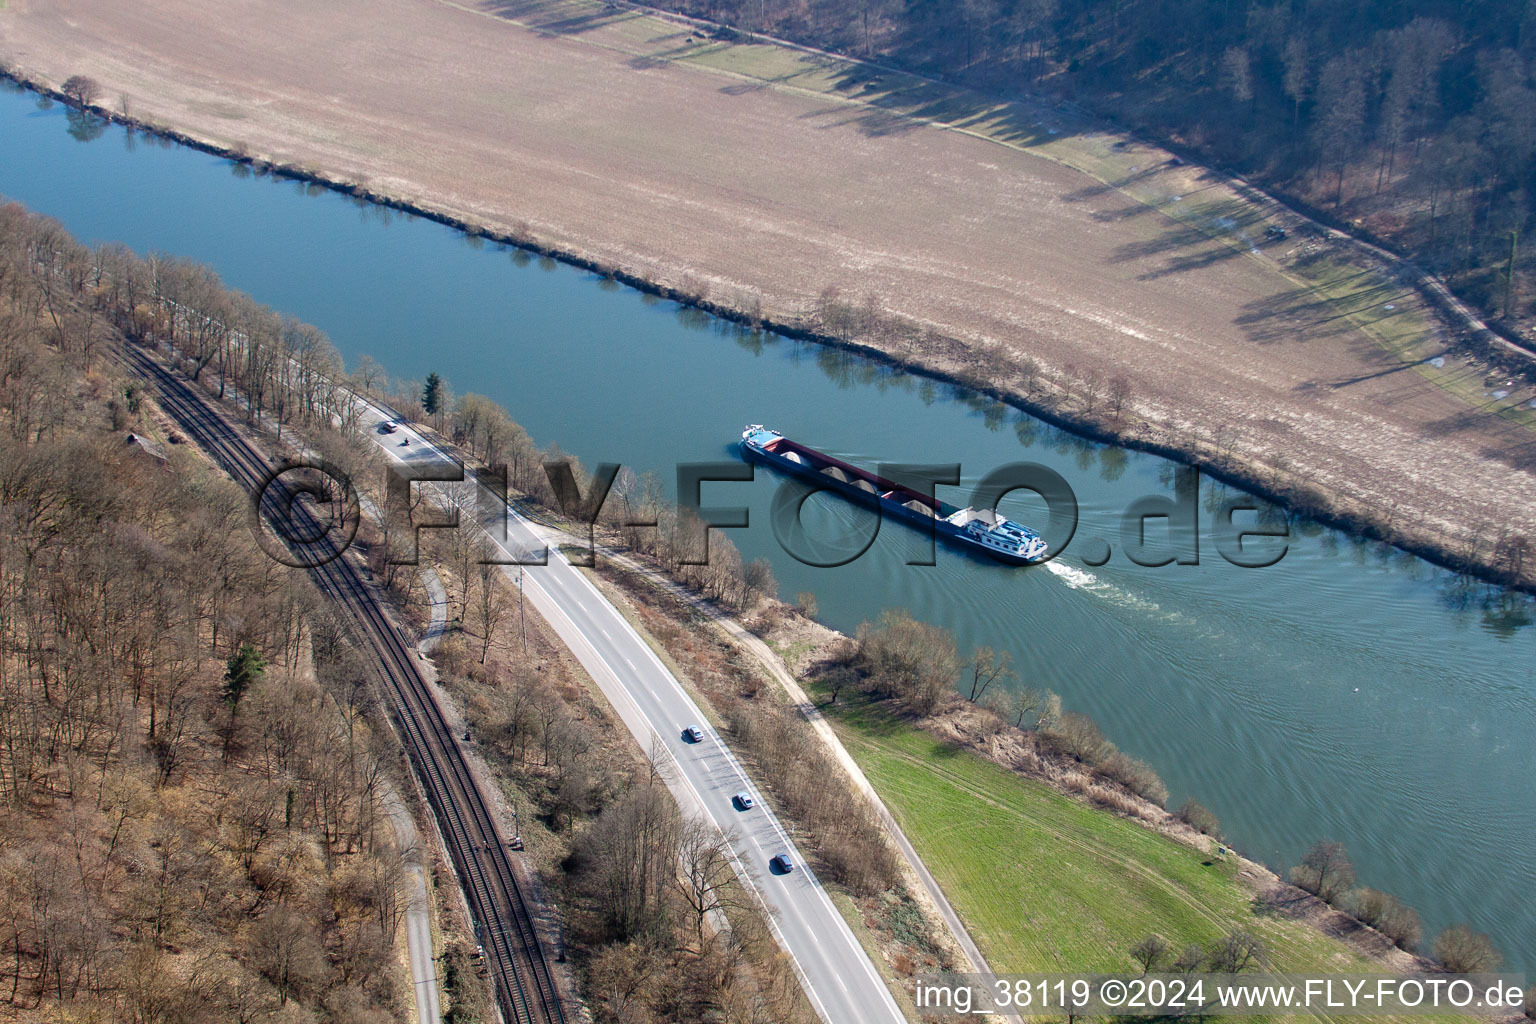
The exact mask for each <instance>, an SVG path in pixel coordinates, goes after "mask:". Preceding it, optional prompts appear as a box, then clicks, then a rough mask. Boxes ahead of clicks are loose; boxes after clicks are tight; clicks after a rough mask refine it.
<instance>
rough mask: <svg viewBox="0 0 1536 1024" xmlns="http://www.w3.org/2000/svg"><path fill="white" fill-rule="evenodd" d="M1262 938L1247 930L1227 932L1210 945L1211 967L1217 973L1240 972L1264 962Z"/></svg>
mask: <svg viewBox="0 0 1536 1024" xmlns="http://www.w3.org/2000/svg"><path fill="white" fill-rule="evenodd" d="M1264 958H1265V948H1264V940H1263V939H1261V938H1259V937H1258V936H1257V935H1255V934H1253V933H1252V932H1249V931H1242V930H1238V931H1234V932H1228V933H1227V934H1226V935H1224V936H1222V937H1221V938H1220V939H1218V940H1217V941H1216V944H1215V945H1214V946H1212V947H1211V954H1210V964H1211V969H1212V970H1213V971H1216V972H1217V973H1219V974H1241V973H1243V972H1244V971H1246V970H1247V969H1248V968H1250V967H1254V966H1257V965H1259V964H1262V963H1263V962H1264Z"/></svg>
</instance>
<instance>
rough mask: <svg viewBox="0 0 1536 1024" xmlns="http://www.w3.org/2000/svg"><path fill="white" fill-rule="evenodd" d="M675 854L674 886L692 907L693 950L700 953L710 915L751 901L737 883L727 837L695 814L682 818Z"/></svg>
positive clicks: (684, 900) (690, 908)
mask: <svg viewBox="0 0 1536 1024" xmlns="http://www.w3.org/2000/svg"><path fill="white" fill-rule="evenodd" d="M677 855H678V861H679V868H678V875H677V889H678V892H679V893H681V895H682V897H683V902H684V903H686V904H687V905H688V909H689V910H690V911H692V917H693V926H694V927H693V930H694V939H695V941H696V942H697V947H696V950H697V952H698V953H699V954H700V955H703V953H704V949H705V925H706V923H707V921H708V919H709V917H710V915H712V914H716V913H720V912H723V911H724V910H726V909H727V908H746V907H748V906H749V905H750V904H749V902H748V900H747V897H746V895H745V893H743V892H742V891H741V888H740V886H738V885H737V884H736V872H735V870H734V868H732V866H731V853H730V843H729V840H728V839H727V838H726V836H724V835H723V834H722V833H721V832H720V830H719V829H717V828H715V827H714V826H713V825H712V824H710V823H708V822H706V821H703V820H701V819H698V818H691V819H689V820H688V821H686V822H684V823H683V830H682V836H681V838H680V839H679V841H678V850H677Z"/></svg>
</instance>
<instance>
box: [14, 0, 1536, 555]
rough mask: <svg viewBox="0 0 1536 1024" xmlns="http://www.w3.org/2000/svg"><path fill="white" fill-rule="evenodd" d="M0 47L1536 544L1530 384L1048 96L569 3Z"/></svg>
mask: <svg viewBox="0 0 1536 1024" xmlns="http://www.w3.org/2000/svg"><path fill="white" fill-rule="evenodd" d="M508 19H517V21H518V22H521V24H519V23H516V22H513V21H509V20H508ZM528 25H534V26H537V30H536V31H535V30H532V29H530V28H529V27H526V26H528ZM0 60H4V61H6V62H7V63H9V64H12V65H14V66H15V67H16V68H17V69H18V70H20V71H21V72H23V73H25V74H29V75H33V76H36V77H39V78H41V79H44V80H46V81H49V82H52V83H54V84H58V83H59V82H61V81H62V80H63V79H64V78H65V77H67V76H68V75H71V74H75V73H83V74H87V75H90V76H92V77H93V78H95V79H97V80H98V81H100V82H101V83H102V86H103V94H102V98H101V101H100V102H101V103H102V105H103V106H105V107H107V108H112V109H118V108H119V107H120V106H121V105H122V103H123V102H124V101H126V104H127V107H128V110H129V112H130V113H131V114H132V115H133V116H135V117H137V118H142V119H147V120H151V121H155V122H158V123H162V124H165V125H169V126H173V127H175V128H176V129H178V130H181V131H184V132H186V133H188V134H190V135H192V136H194V137H197V138H201V139H205V140H207V141H209V142H210V143H212V144H216V145H221V146H225V147H230V148H238V149H243V150H244V151H247V152H249V153H251V154H253V155H259V156H261V157H263V158H266V159H269V160H274V161H278V162H283V163H287V164H292V165H300V166H303V167H306V168H308V169H310V170H312V171H314V172H315V173H318V174H322V175H324V176H326V177H328V178H332V179H335V180H341V181H348V182H355V183H362V184H364V185H365V186H366V187H367V188H368V189H370V190H372V191H374V192H377V193H381V194H385V195H388V196H392V197H395V198H397V199H399V200H402V201H409V202H412V203H415V204H417V205H419V206H421V207H423V208H428V209H432V210H435V211H440V212H441V213H443V214H445V215H447V216H450V217H454V218H458V219H460V220H463V221H465V222H468V223H474V224H481V225H485V226H486V227H487V228H489V229H491V230H494V231H497V232H501V233H508V234H519V235H524V236H531V237H532V238H534V239H535V240H536V241H537V242H539V243H540V244H542V245H546V246H550V247H553V248H557V249H560V250H562V251H566V252H569V253H572V254H575V255H578V256H580V257H582V258H585V259H589V260H592V261H595V262H597V263H600V264H602V265H605V266H609V267H613V268H617V269H620V270H622V271H624V272H625V273H628V274H632V275H635V276H637V277H642V278H646V279H649V280H653V281H656V282H659V283H661V284H663V285H666V286H671V287H676V288H679V289H682V290H685V291H688V292H690V293H693V294H703V295H705V296H707V298H708V300H709V301H711V302H717V303H722V304H726V305H732V306H738V307H752V306H754V305H755V304H758V303H760V304H761V308H762V310H763V312H764V313H765V314H766V315H768V316H771V317H776V318H779V319H782V320H785V321H789V320H793V319H795V318H797V317H801V316H803V315H804V314H805V313H806V312H807V310H809V309H810V308H811V306H812V305H813V303H814V301H815V298H816V296H817V295H818V294H819V293H821V292H822V290H823V289H824V288H826V287H827V286H828V285H836V286H838V287H840V288H841V289H842V292H843V294H844V295H845V296H848V297H850V298H853V299H855V301H856V303H857V302H862V301H863V297H864V296H865V295H872V296H874V297H875V300H876V304H877V306H878V307H879V308H880V309H882V310H884V311H886V312H888V313H891V314H895V315H899V316H900V317H902V318H905V320H906V321H908V322H911V323H914V324H918V325H922V326H925V327H929V328H932V329H933V330H934V331H936V332H938V333H939V334H942V335H945V336H952V337H955V338H960V339H964V340H965V341H966V342H967V343H968V344H969V345H970V346H971V350H979V351H989V352H995V353H998V354H999V355H1000V356H1001V359H1000V360H996V361H994V364H993V365H991V366H990V367H989V369H988V371H987V372H988V374H989V375H990V376H991V377H992V379H994V380H998V381H1001V382H1003V383H1004V384H1005V386H1008V387H1012V386H1018V387H1019V389H1020V390H1022V388H1023V385H1022V378H1020V377H1018V376H1017V375H1016V374H1014V373H1013V372H1012V371H1011V370H1010V369H1009V367H1010V365H1016V363H1015V364H1010V360H1016V358H1017V357H1019V356H1021V355H1029V356H1031V357H1032V358H1033V359H1035V360H1036V361H1038V363H1039V364H1040V366H1041V367H1042V369H1043V376H1044V377H1045V378H1047V379H1048V380H1050V381H1051V382H1053V385H1065V386H1067V387H1069V388H1072V389H1075V391H1076V397H1073V398H1070V399H1067V400H1065V404H1064V405H1063V406H1062V409H1063V412H1064V413H1065V414H1066V415H1069V416H1070V415H1074V414H1077V413H1080V412H1083V411H1084V410H1083V408H1082V407H1083V406H1084V405H1085V404H1086V402H1085V400H1084V398H1083V396H1082V392H1083V391H1084V390H1085V388H1084V384H1083V382H1084V381H1086V380H1088V379H1090V378H1093V379H1096V380H1097V381H1098V382H1100V385H1101V386H1102V384H1103V382H1105V381H1107V380H1109V379H1111V378H1114V377H1117V376H1123V377H1125V378H1126V379H1127V380H1128V381H1129V382H1130V384H1131V389H1132V390H1131V398H1130V403H1129V406H1130V408H1129V413H1130V414H1129V415H1127V416H1126V422H1127V424H1128V425H1129V424H1135V425H1136V426H1135V427H1134V429H1133V434H1134V440H1136V441H1137V442H1138V443H1142V444H1145V445H1149V446H1154V447H1157V446H1164V447H1167V448H1170V449H1179V450H1188V451H1195V452H1197V453H1200V454H1201V455H1202V456H1203V457H1205V458H1208V459H1211V460H1213V461H1227V462H1229V463H1241V465H1242V466H1243V467H1245V470H1246V472H1247V473H1248V474H1249V477H1250V479H1252V480H1253V481H1255V482H1258V483H1260V484H1264V485H1266V486H1272V487H1275V488H1279V489H1284V488H1285V487H1287V486H1288V485H1290V484H1292V483H1294V482H1295V481H1296V480H1297V479H1305V480H1307V481H1309V482H1310V483H1311V484H1312V485H1313V486H1314V487H1315V488H1316V490H1317V491H1318V492H1319V497H1320V498H1321V499H1322V500H1323V503H1324V504H1326V505H1328V506H1331V507H1332V508H1333V509H1335V510H1336V511H1337V512H1338V513H1340V514H1342V515H1347V516H1351V517H1354V518H1357V519H1363V520H1373V521H1375V522H1377V523H1379V524H1383V525H1386V526H1390V528H1391V529H1392V530H1394V531H1396V533H1397V534H1398V535H1399V539H1401V540H1403V541H1404V542H1405V543H1416V544H1418V545H1420V546H1437V547H1443V548H1445V549H1447V550H1449V551H1452V552H1456V551H1466V550H1470V549H1471V548H1472V547H1473V540H1472V538H1473V537H1474V535H1475V536H1477V537H1480V538H1481V545H1482V548H1483V549H1484V550H1483V554H1484V557H1486V555H1487V549H1491V547H1492V544H1493V541H1494V539H1495V538H1496V537H1497V536H1498V535H1499V533H1500V532H1501V531H1508V532H1513V533H1525V534H1528V535H1531V536H1533V537H1536V475H1533V469H1536V432H1533V431H1532V429H1531V427H1530V425H1529V424H1530V422H1532V419H1533V416H1536V414H1533V413H1531V412H1530V411H1529V410H1527V409H1526V408H1525V403H1526V402H1527V401H1529V400H1530V399H1531V397H1532V395H1531V393H1530V389H1529V388H1528V387H1526V388H1523V389H1522V388H1519V387H1517V388H1514V389H1512V390H1511V392H1510V393H1509V394H1506V395H1504V396H1503V397H1495V396H1496V395H1497V393H1498V391H1499V390H1504V389H1503V388H1502V387H1498V388H1495V387H1494V386H1493V385H1490V384H1489V383H1488V381H1487V380H1486V377H1485V373H1484V371H1483V369H1482V368H1480V367H1478V366H1476V365H1472V364H1466V363H1463V362H1459V361H1458V360H1457V359H1456V358H1455V357H1454V356H1452V357H1451V359H1450V360H1449V361H1448V362H1447V363H1446V364H1445V365H1443V366H1436V365H1434V364H1433V363H1431V362H1429V361H1428V360H1430V359H1432V358H1434V357H1436V356H1438V355H1440V354H1442V353H1443V352H1444V349H1445V343H1446V339H1444V338H1441V337H1440V336H1438V335H1437V334H1436V332H1435V331H1433V330H1430V329H1428V328H1427V327H1426V326H1425V325H1426V324H1427V323H1428V321H1427V320H1426V319H1425V317H1424V316H1423V309H1422V303H1421V301H1420V300H1419V299H1418V298H1416V296H1415V295H1414V293H1413V292H1412V291H1411V290H1406V289H1404V288H1402V287H1401V286H1394V285H1393V284H1392V282H1391V281H1389V280H1382V279H1380V278H1379V277H1378V276H1373V273H1372V272H1370V271H1362V272H1360V273H1358V274H1357V273H1356V272H1354V271H1353V270H1351V269H1350V268H1349V267H1347V266H1337V267H1334V266H1332V265H1331V264H1329V263H1328V260H1329V259H1331V258H1332V256H1330V253H1331V251H1332V250H1331V248H1330V247H1331V246H1333V243H1330V242H1326V241H1324V242H1317V243H1303V242H1298V240H1297V239H1296V238H1295V236H1294V235H1293V237H1292V238H1291V239H1290V240H1288V241H1287V242H1286V243H1284V244H1283V245H1270V246H1266V245H1264V244H1262V241H1261V238H1262V231H1263V228H1264V226H1265V223H1266V222H1265V221H1264V220H1263V219H1262V218H1259V217H1258V216H1257V215H1256V213H1255V211H1256V210H1257V209H1258V208H1257V207H1255V206H1252V205H1251V204H1250V205H1244V201H1243V200H1242V198H1241V196H1240V195H1239V192H1240V189H1235V188H1234V187H1233V186H1232V185H1231V183H1227V182H1224V181H1221V180H1219V179H1216V178H1213V177H1209V176H1204V175H1202V174H1201V172H1200V171H1199V170H1198V169H1194V168H1189V167H1183V166H1172V165H1169V164H1168V163H1167V161H1166V154H1160V153H1159V152H1158V151H1156V150H1152V149H1150V148H1148V147H1145V146H1141V145H1139V144H1127V143H1125V142H1124V140H1114V139H1113V138H1112V137H1110V136H1107V135H1103V134H1102V133H1100V134H1095V132H1094V131H1093V130H1092V129H1091V126H1086V125H1084V124H1082V123H1080V122H1079V121H1076V120H1074V119H1073V117H1072V116H1071V115H1070V114H1068V113H1063V112H1046V111H1035V110H1031V109H1026V108H1023V107H1008V108H998V107H996V105H986V104H979V101H978V105H977V106H974V107H967V106H966V105H965V103H964V102H963V100H964V97H958V98H957V95H954V94H946V95H934V96H932V97H928V96H927V95H926V93H925V92H924V90H925V89H926V88H927V87H926V86H923V85H922V84H921V83H920V82H918V83H916V84H913V83H901V85H900V88H896V87H894V86H892V85H891V84H890V83H889V82H886V83H883V84H881V83H880V82H878V81H874V82H872V81H870V76H871V75H872V74H873V73H872V72H869V71H868V70H867V69H866V70H863V71H860V70H858V69H857V68H855V67H854V66H852V65H849V64H847V63H846V62H842V63H839V62H829V61H828V60H826V59H824V58H820V57H816V56H814V55H808V54H805V53H801V52H796V51H789V50H783V51H780V50H777V49H775V48H772V47H764V46H727V45H724V44H717V43H713V42H708V41H705V40H702V39H700V38H699V37H698V36H696V35H695V34H694V30H693V29H692V28H690V27H686V26H681V25H678V24H673V23H668V22H666V21H662V20H659V19H655V18H650V17H646V16H642V15H639V14H635V13H633V12H629V11H625V10H620V9H618V8H605V7H603V6H601V5H596V4H590V3H584V2H581V0H551V2H539V3H536V2H531V0H530V2H523V0H483V6H481V5H479V4H477V3H475V2H470V3H465V4H450V3H443V2H434V0H370V2H367V3H365V2H363V0H336V2H333V3H327V4H324V5H298V4H288V3H282V2H280V0H253V2H251V3H248V4H243V5H237V6H235V7H228V6H227V5H208V4H202V3H197V2H195V0H145V2H144V3H140V4H132V5H124V4H121V3H116V2H113V0H46V2H45V0H10V2H9V4H8V5H7V6H5V7H4V8H0ZM882 90H884V91H882ZM930 99H931V102H928V101H929V100H930ZM1069 164H1070V165H1071V166H1068V165H1069ZM1075 168H1082V169H1081V170H1079V169H1075ZM1084 171H1088V172H1090V173H1091V174H1092V175H1093V176H1090V174H1089V173H1084ZM1333 255H1337V254H1333ZM1319 259H1321V260H1322V261H1323V262H1322V263H1321V264H1318V263H1317V262H1316V261H1317V260H1319ZM1309 260H1311V261H1312V262H1308V261H1309ZM1320 268H1321V269H1320ZM1319 288H1322V289H1323V293H1326V295H1327V296H1328V297H1329V298H1331V299H1337V300H1338V301H1336V302H1335V301H1322V295H1323V293H1320V292H1319V291H1318V289H1319ZM866 340H867V341H869V342H870V343H871V344H874V345H885V346H887V347H890V348H893V349H895V350H896V354H897V355H900V356H905V357H911V358H913V359H916V360H918V361H921V362H924V363H925V364H927V365H929V366H931V367H933V368H935V369H938V370H941V371H947V372H963V371H966V370H968V369H974V365H972V366H970V367H968V366H967V365H966V360H967V356H966V350H963V349H955V348H948V347H943V346H940V347H937V348H934V349H932V350H930V351H927V352H926V353H925V352H923V351H916V350H908V349H907V348H906V347H905V343H903V342H899V341H894V340H889V339H882V338H880V337H876V336H871V337H869V338H867V339H866ZM1517 403H1518V404H1517ZM1101 408H1102V407H1101ZM958 454H959V453H957V456H958Z"/></svg>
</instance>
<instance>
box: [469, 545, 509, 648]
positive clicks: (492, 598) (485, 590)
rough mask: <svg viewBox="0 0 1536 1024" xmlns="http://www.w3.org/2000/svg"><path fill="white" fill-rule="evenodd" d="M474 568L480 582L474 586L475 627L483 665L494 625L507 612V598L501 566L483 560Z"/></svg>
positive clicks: (493, 637)
mask: <svg viewBox="0 0 1536 1024" xmlns="http://www.w3.org/2000/svg"><path fill="white" fill-rule="evenodd" d="M476 568H477V575H478V576H479V580H480V583H479V586H478V587H476V588H475V627H476V630H477V631H478V632H479V634H480V664H482V665H484V664H485V658H486V655H487V654H489V653H490V650H491V642H492V641H493V640H494V639H495V637H496V627H497V626H498V625H500V624H501V620H502V618H503V617H504V616H505V615H506V613H507V599H506V595H505V594H504V593H503V592H502V589H501V579H500V574H501V567H500V566H498V565H494V564H491V563H489V562H483V563H481V564H480V565H479V566H477V567H476Z"/></svg>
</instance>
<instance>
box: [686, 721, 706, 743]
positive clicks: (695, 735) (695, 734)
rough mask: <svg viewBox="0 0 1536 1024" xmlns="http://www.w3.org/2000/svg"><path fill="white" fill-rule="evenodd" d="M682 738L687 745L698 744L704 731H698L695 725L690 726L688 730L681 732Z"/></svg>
mask: <svg viewBox="0 0 1536 1024" xmlns="http://www.w3.org/2000/svg"><path fill="white" fill-rule="evenodd" d="M683 738H684V739H686V740H687V741H688V742H689V743H698V742H699V741H700V740H702V739H703V738H704V730H703V729H700V728H699V727H698V726H696V725H690V726H689V727H688V728H686V729H684V730H683Z"/></svg>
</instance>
